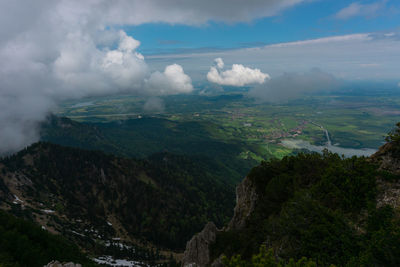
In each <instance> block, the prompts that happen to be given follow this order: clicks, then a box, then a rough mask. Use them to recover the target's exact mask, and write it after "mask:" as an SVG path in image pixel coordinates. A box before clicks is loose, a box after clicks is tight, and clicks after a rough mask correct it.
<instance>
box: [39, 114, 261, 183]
mask: <svg viewBox="0 0 400 267" xmlns="http://www.w3.org/2000/svg"><path fill="white" fill-rule="evenodd" d="M220 131H223V129H220V127H219V126H218V125H217V124H214V123H213V122H195V121H189V122H175V121H172V120H167V119H162V118H152V117H144V118H141V119H130V120H123V121H115V122H108V123H79V122H76V121H72V120H70V119H68V118H59V117H56V116H49V117H48V120H47V121H46V123H44V124H43V125H42V130H41V139H42V140H43V141H47V142H51V143H55V144H60V145H63V146H71V147H78V148H82V149H90V150H101V151H103V152H105V153H109V154H114V155H118V156H123V157H129V158H132V157H134V158H146V157H149V156H151V155H153V154H155V153H160V152H169V153H173V154H178V155H185V156H189V157H196V158H201V160H200V161H199V163H200V165H203V168H208V169H209V172H210V173H212V174H213V175H215V176H218V177H220V178H222V179H223V180H225V181H227V182H229V183H230V184H232V185H235V184H237V183H238V182H240V181H241V180H242V179H243V177H244V176H245V175H246V174H247V172H248V171H249V170H250V169H251V168H252V167H253V166H255V165H256V164H257V161H256V160H254V159H252V158H245V157H243V156H241V155H243V153H246V151H249V149H252V148H251V147H248V145H245V144H244V143H243V142H239V141H237V140H236V141H233V140H221V139H220V138H215V137H214V136H213V132H220ZM254 149H255V148H254Z"/></svg>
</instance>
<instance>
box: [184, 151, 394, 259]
mask: <svg viewBox="0 0 400 267" xmlns="http://www.w3.org/2000/svg"><path fill="white" fill-rule="evenodd" d="M390 146H397V144H395V143H391V144H390ZM387 147H388V146H385V147H384V148H383V149H385V148H387ZM392 148H393V147H392ZM390 151H393V150H390ZM377 155H380V158H381V159H382V156H384V157H383V158H384V159H387V157H391V158H392V160H390V161H386V163H387V162H397V160H398V159H394V158H393V155H395V154H393V153H391V154H390V155H388V154H384V150H381V151H380V152H378V153H377ZM386 156H387V157H386ZM379 164H381V165H379ZM382 166H386V167H385V168H382ZM385 169H386V170H385ZM387 170H392V168H387V165H382V161H381V160H376V158H375V157H372V158H371V159H370V158H364V157H361V158H357V157H353V158H348V159H343V158H341V157H339V156H338V155H336V154H331V153H329V152H326V153H324V154H323V155H319V154H299V155H296V156H291V157H285V158H283V159H282V160H269V161H267V162H263V163H262V164H261V165H260V166H258V167H255V168H253V169H252V171H251V172H250V173H249V174H248V176H247V177H246V178H245V180H244V181H243V182H242V183H241V184H240V185H239V186H238V188H237V204H236V207H235V214H234V216H233V218H232V220H231V222H230V223H229V225H228V227H225V228H224V229H222V230H217V229H216V228H214V229H213V228H210V227H209V226H208V228H207V227H206V228H205V230H203V232H202V233H201V235H202V236H211V237H214V238H211V239H209V240H207V241H206V243H207V245H204V244H202V242H200V243H199V239H198V237H197V236H195V237H193V238H192V240H191V241H190V242H188V244H187V250H186V251H185V257H184V264H185V265H188V264H190V263H193V262H197V263H201V264H199V266H205V265H207V264H209V263H211V262H213V261H214V264H215V265H214V266H218V264H221V262H222V258H223V257H222V255H225V256H227V257H228V259H229V258H230V257H231V256H234V255H241V258H242V259H245V260H248V266H256V265H251V264H250V259H251V258H252V255H256V254H257V253H258V251H259V248H260V246H262V245H265V246H266V247H267V248H269V249H272V250H273V251H274V254H275V256H276V257H277V258H278V259H282V260H283V261H286V262H288V261H289V259H291V258H293V259H295V260H296V259H301V258H302V257H307V258H309V259H312V260H313V261H315V262H316V263H317V265H318V266H329V265H330V264H335V265H338V266H399V265H400V256H399V255H400V213H399V205H398V204H399V199H400V194H399V190H398V188H399V182H400V176H398V175H397V174H393V173H389V172H387ZM194 242H197V244H196V247H197V248H202V251H199V250H198V249H197V248H195V247H194V246H193V244H194ZM196 255H206V256H205V257H200V258H199V257H198V256H196ZM207 255H208V256H207ZM228 259H226V260H225V263H226V264H228V265H229V264H231V265H229V266H239V265H235V264H237V258H233V259H232V260H231V261H229V260H228ZM235 262H236V263H235Z"/></svg>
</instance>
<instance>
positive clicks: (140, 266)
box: [93, 256, 149, 267]
mask: <svg viewBox="0 0 400 267" xmlns="http://www.w3.org/2000/svg"><path fill="white" fill-rule="evenodd" d="M93 260H94V261H95V262H96V263H98V264H106V265H108V266H129V267H144V266H149V265H147V264H145V263H143V262H139V261H130V260H124V259H114V258H113V257H112V256H100V257H97V258H94V259H93Z"/></svg>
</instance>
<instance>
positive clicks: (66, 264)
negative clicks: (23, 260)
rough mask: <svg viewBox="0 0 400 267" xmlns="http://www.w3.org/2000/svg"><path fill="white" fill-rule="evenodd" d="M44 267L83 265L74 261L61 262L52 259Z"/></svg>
mask: <svg viewBox="0 0 400 267" xmlns="http://www.w3.org/2000/svg"><path fill="white" fill-rule="evenodd" d="M43 267H82V265H81V264H79V263H73V262H63V263H60V262H59V261H51V262H49V263H48V264H47V265H44V266H43Z"/></svg>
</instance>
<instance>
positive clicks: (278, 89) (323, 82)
mask: <svg viewBox="0 0 400 267" xmlns="http://www.w3.org/2000/svg"><path fill="white" fill-rule="evenodd" d="M338 84H339V82H338V81H337V79H336V78H335V77H334V76H333V75H331V74H328V73H325V72H322V71H321V70H319V69H312V70H310V71H309V72H306V73H285V74H283V75H281V76H278V77H276V78H272V79H271V80H270V81H268V82H267V83H265V84H263V85H260V86H257V87H255V88H253V89H252V90H250V91H249V96H250V97H253V98H255V99H256V101H258V102H283V101H288V100H291V99H295V98H298V97H300V96H302V95H304V94H307V93H312V92H316V91H326V90H331V89H333V88H336V87H337V86H338Z"/></svg>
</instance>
